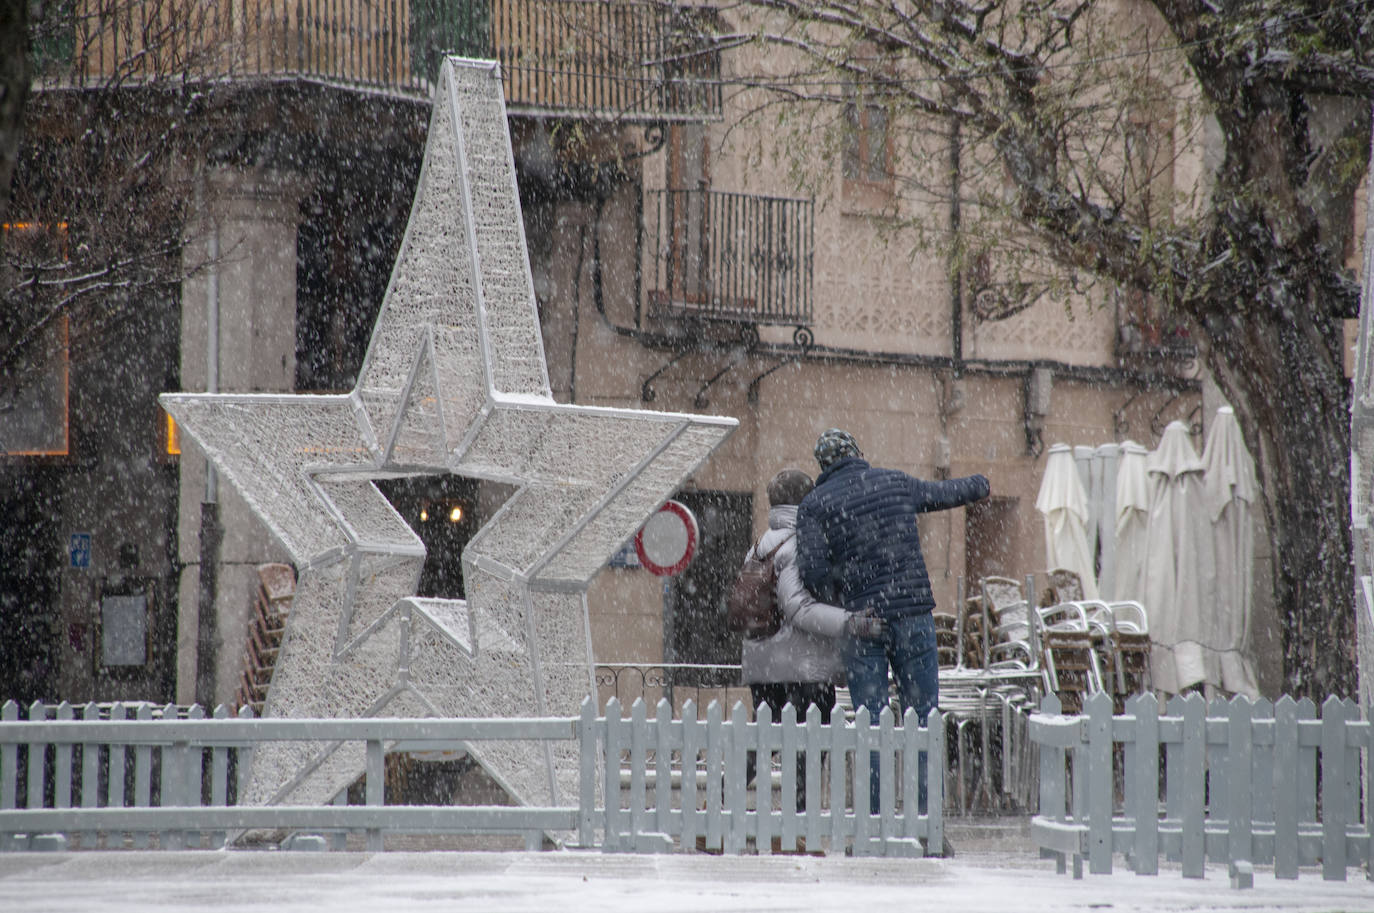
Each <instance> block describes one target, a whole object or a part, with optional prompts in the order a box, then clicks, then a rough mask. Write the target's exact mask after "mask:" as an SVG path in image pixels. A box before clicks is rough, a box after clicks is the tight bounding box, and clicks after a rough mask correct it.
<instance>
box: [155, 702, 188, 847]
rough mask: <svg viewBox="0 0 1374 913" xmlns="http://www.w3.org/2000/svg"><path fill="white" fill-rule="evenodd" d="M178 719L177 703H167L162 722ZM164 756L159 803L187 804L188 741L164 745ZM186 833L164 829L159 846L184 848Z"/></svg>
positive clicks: (161, 753) (167, 805) (164, 806)
mask: <svg viewBox="0 0 1374 913" xmlns="http://www.w3.org/2000/svg"><path fill="white" fill-rule="evenodd" d="M176 719H177V705H176V704H167V705H165V706H164V707H163V708H162V719H161V720H160V721H159V725H160V724H161V723H166V722H175V721H176ZM159 754H160V755H161V757H162V769H161V774H162V776H161V782H160V784H159V790H158V796H159V799H158V804H159V805H161V806H162V807H163V808H167V807H169V806H177V805H185V804H186V801H185V799H184V798H183V793H184V791H185V779H186V761H185V757H186V743H185V742H175V743H172V744H169V745H164V746H163V747H162V749H161V751H160V752H159ZM185 837H186V835H185V834H184V833H183V832H182V831H180V830H176V829H168V830H165V831H162V832H161V833H160V834H159V835H158V847H159V848H160V849H164V850H166V849H177V850H179V849H183V848H184V847H185V846H186V840H185Z"/></svg>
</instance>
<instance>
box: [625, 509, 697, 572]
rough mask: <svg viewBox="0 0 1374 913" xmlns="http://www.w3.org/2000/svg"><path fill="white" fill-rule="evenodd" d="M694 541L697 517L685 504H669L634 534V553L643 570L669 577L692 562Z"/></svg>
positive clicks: (694, 548)
mask: <svg viewBox="0 0 1374 913" xmlns="http://www.w3.org/2000/svg"><path fill="white" fill-rule="evenodd" d="M697 539H698V533H697V518H696V517H694V516H692V512H691V511H690V510H688V509H687V505H685V504H680V503H678V502H677V501H669V502H668V503H666V504H664V505H663V506H662V507H660V508H659V509H658V511H657V512H656V513H654V514H653V515H652V516H651V517H649V519H648V520H645V521H644V525H643V526H642V527H640V530H639V532H637V533H635V554H636V555H638V556H639V563H640V564H641V565H642V566H643V567H644V569H645V570H647V571H649V572H650V573H653V574H657V575H658V576H660V577H671V576H673V575H674V574H680V573H682V572H683V570H685V569H686V567H687V565H689V564H691V563H692V556H693V555H695V554H696V551H697Z"/></svg>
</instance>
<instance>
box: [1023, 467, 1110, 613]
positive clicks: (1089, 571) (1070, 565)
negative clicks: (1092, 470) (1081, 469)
mask: <svg viewBox="0 0 1374 913" xmlns="http://www.w3.org/2000/svg"><path fill="white" fill-rule="evenodd" d="M1035 509H1036V510H1038V511H1040V513H1042V514H1044V515H1045V562H1046V567H1047V568H1050V569H1053V568H1064V569H1066V570H1070V571H1073V572H1074V573H1076V574H1078V579H1079V580H1080V581H1082V583H1083V598H1085V599H1096V598H1098V594H1097V575H1096V573H1094V570H1093V553H1092V549H1090V548H1089V547H1088V533H1087V525H1088V496H1087V494H1086V493H1085V492H1084V491H1083V482H1082V480H1081V479H1080V478H1079V476H1078V467H1077V466H1076V465H1075V463H1074V459H1073V449H1072V448H1070V447H1069V446H1068V445H1067V444H1055V445H1054V446H1053V447H1051V448H1050V451H1049V458H1048V459H1047V460H1046V461H1045V477H1044V478H1043V479H1042V480H1041V481H1040V494H1039V496H1038V497H1037V498H1036V499H1035Z"/></svg>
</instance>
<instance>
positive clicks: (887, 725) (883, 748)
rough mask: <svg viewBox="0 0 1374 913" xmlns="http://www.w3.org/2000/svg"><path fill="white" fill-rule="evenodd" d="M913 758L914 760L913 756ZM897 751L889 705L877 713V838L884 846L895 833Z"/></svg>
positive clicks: (895, 835)
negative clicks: (878, 816)
mask: <svg viewBox="0 0 1374 913" xmlns="http://www.w3.org/2000/svg"><path fill="white" fill-rule="evenodd" d="M913 760H915V759H914V758H913ZM896 767H897V752H896V745H895V742H894V739H893V713H892V707H891V705H887V706H884V707H883V709H882V710H881V711H880V712H879V713H878V811H879V812H880V813H881V815H882V817H881V818H880V819H879V820H878V839H879V840H881V841H882V845H883V846H886V845H887V841H889V840H891V839H893V838H895V837H897V836H898V834H897V783H896V773H897V771H896Z"/></svg>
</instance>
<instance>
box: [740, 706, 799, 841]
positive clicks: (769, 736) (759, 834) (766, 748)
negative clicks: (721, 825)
mask: <svg viewBox="0 0 1374 913" xmlns="http://www.w3.org/2000/svg"><path fill="white" fill-rule="evenodd" d="M791 706H792V705H791V704H785V705H784V709H783V712H782V714H780V718H779V719H777V720H774V719H773V710H772V708H771V707H769V706H768V705H767V704H759V705H758V707H756V708H755V710H754V738H752V739H749V740H748V742H749V743H750V744H752V745H753V746H754V828H753V831H754V847H755V849H756V850H757V851H758V852H759V853H760V854H766V853H767V852H768V845H769V841H770V840H771V839H772V836H773V748H774V747H775V746H774V742H773V736H774V733H775V732H776V731H777V729H778V728H779V727H778V725H777V724H779V723H781V722H782V719H785V718H786V713H787V711H786V708H787V707H791ZM741 777H742V779H743V780H744V781H745V790H746V792H745V796H746V797H747V796H748V786H749V784H748V775H747V772H746V773H744V774H742V775H741ZM746 833H747V832H746Z"/></svg>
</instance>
